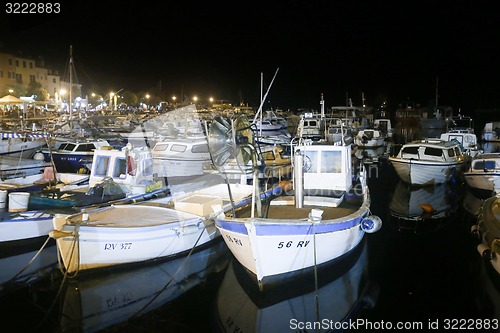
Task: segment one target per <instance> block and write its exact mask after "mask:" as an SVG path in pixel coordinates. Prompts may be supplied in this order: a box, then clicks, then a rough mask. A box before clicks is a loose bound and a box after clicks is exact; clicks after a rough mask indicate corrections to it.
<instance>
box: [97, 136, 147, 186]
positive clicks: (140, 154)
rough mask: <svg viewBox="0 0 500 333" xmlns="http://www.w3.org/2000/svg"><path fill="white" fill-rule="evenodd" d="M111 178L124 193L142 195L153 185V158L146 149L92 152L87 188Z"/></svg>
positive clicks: (130, 148) (128, 147) (127, 148)
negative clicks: (148, 186)
mask: <svg viewBox="0 0 500 333" xmlns="http://www.w3.org/2000/svg"><path fill="white" fill-rule="evenodd" d="M105 178H111V179H113V181H114V182H115V183H117V184H119V185H120V187H121V188H122V190H123V191H124V192H125V193H129V192H133V193H134V192H137V191H138V193H144V192H145V191H146V186H147V185H151V184H152V183H153V180H154V179H153V158H152V156H151V153H150V151H149V150H148V149H147V147H137V148H132V147H131V146H130V145H128V146H127V147H124V148H123V149H121V150H117V149H108V148H101V149H96V150H95V151H94V159H93V162H92V169H91V172H90V179H89V187H93V186H95V185H96V184H97V183H100V182H102V181H103V180H104V179H105Z"/></svg>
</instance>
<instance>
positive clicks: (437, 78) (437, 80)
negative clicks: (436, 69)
mask: <svg viewBox="0 0 500 333" xmlns="http://www.w3.org/2000/svg"><path fill="white" fill-rule="evenodd" d="M438 82H439V77H438V76H436V107H437V106H438V105H439V104H438V99H439V93H438Z"/></svg>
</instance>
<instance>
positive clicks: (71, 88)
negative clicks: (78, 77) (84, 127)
mask: <svg viewBox="0 0 500 333" xmlns="http://www.w3.org/2000/svg"><path fill="white" fill-rule="evenodd" d="M72 90H73V45H70V46H69V135H70V136H73V105H72V104H73V103H72V102H73V92H72Z"/></svg>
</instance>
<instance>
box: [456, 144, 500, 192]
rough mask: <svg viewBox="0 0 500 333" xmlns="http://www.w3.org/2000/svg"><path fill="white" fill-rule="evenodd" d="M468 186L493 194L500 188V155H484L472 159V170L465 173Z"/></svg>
mask: <svg viewBox="0 0 500 333" xmlns="http://www.w3.org/2000/svg"><path fill="white" fill-rule="evenodd" d="M464 178H465V181H466V183H467V185H468V186H470V187H471V188H473V189H475V190H477V191H480V192H488V193H490V194H491V193H493V191H496V192H498V189H499V188H500V153H483V154H479V155H477V156H476V157H474V158H473V159H472V162H471V166H470V168H469V169H468V170H467V171H465V172H464Z"/></svg>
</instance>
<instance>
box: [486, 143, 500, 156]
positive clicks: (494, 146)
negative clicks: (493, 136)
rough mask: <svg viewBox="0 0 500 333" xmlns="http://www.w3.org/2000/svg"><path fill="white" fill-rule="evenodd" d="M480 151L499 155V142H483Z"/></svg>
mask: <svg viewBox="0 0 500 333" xmlns="http://www.w3.org/2000/svg"><path fill="white" fill-rule="evenodd" d="M481 149H482V150H483V151H484V152H485V153H500V142H483V143H482V144H481Z"/></svg>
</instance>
